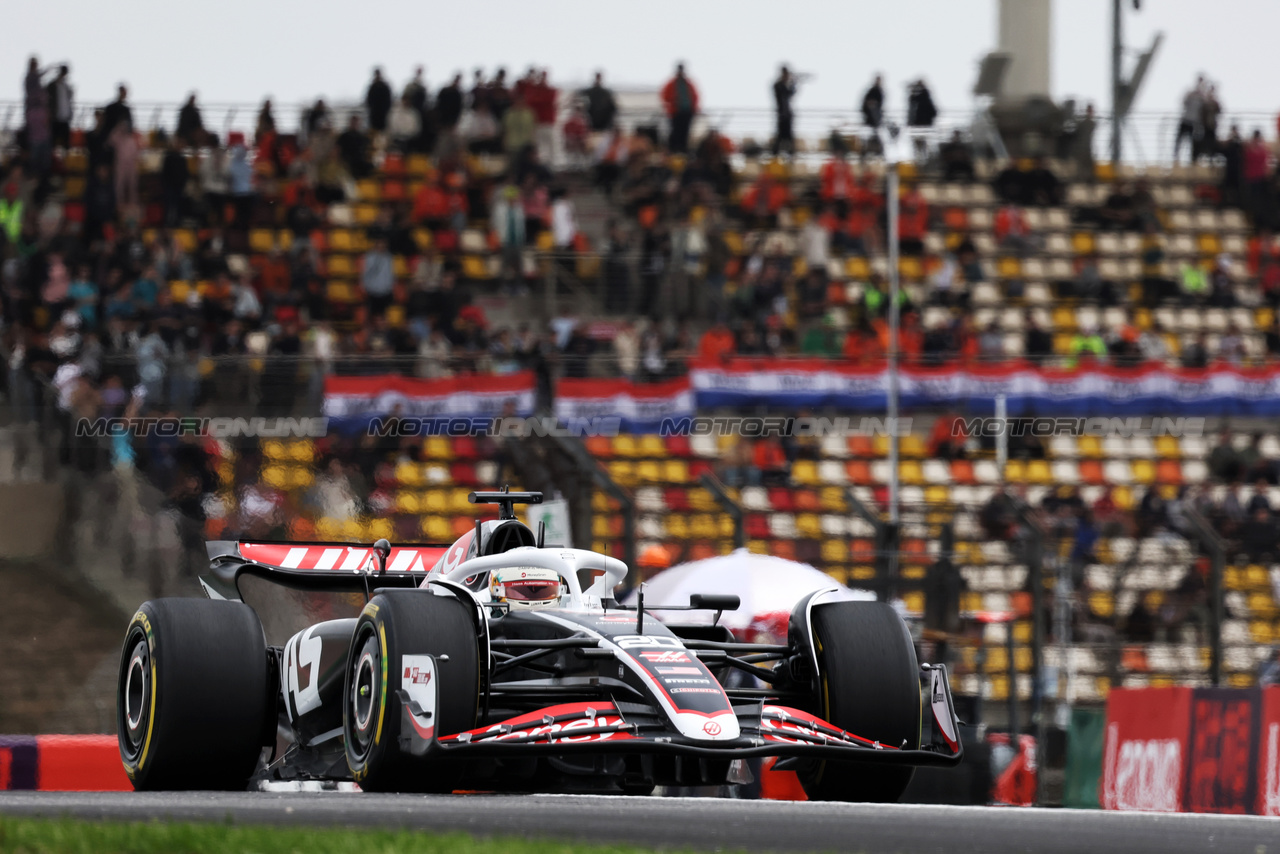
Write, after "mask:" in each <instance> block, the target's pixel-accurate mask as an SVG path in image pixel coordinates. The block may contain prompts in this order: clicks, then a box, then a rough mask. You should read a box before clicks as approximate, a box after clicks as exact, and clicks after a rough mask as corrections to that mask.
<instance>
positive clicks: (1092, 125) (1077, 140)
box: [1071, 104, 1098, 180]
mask: <svg viewBox="0 0 1280 854" xmlns="http://www.w3.org/2000/svg"><path fill="white" fill-rule="evenodd" d="M1097 129H1098V120H1097V118H1096V117H1095V116H1094V112H1093V104H1089V105H1088V106H1086V107H1085V108H1084V116H1083V117H1082V118H1080V119H1078V120H1077V121H1076V127H1075V131H1074V133H1072V135H1071V159H1072V160H1074V161H1075V162H1076V170H1077V171H1076V174H1077V176H1078V177H1081V178H1084V179H1086V180H1089V179H1092V178H1093V134H1094V132H1095V131H1096V130H1097Z"/></svg>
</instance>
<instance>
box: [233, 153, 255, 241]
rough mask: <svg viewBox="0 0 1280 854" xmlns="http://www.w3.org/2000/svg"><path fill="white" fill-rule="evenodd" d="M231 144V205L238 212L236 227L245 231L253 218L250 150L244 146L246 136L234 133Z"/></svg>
mask: <svg viewBox="0 0 1280 854" xmlns="http://www.w3.org/2000/svg"><path fill="white" fill-rule="evenodd" d="M229 142H230V143H231V145H230V147H229V148H228V151H229V152H230V154H231V164H230V165H229V166H228V168H227V178H228V188H229V189H230V191H231V204H232V205H233V206H234V207H235V211H236V222H235V226H236V228H238V229H240V230H241V231H245V230H247V229H248V228H249V223H250V220H251V219H252V216H253V167H252V166H250V165H249V149H248V148H247V147H246V146H245V144H244V135H243V134H240V133H238V132H237V133H233V134H231V137H230V140H229Z"/></svg>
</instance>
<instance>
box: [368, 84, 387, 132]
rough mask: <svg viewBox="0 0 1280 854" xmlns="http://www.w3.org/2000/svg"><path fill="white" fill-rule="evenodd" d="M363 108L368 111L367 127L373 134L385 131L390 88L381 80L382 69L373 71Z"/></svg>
mask: <svg viewBox="0 0 1280 854" xmlns="http://www.w3.org/2000/svg"><path fill="white" fill-rule="evenodd" d="M364 106H365V109H366V110H368V111H369V127H370V128H371V129H372V130H373V131H374V132H375V133H382V132H383V131H385V130H386V129H387V115H388V114H389V113H390V112H391V87H390V86H388V85H387V81H386V80H383V79H382V69H381V68H375V69H373V80H372V81H371V82H370V83H369V88H368V90H367V91H366V92H365V93H364Z"/></svg>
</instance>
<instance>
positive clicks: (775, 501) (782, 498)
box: [769, 486, 795, 513]
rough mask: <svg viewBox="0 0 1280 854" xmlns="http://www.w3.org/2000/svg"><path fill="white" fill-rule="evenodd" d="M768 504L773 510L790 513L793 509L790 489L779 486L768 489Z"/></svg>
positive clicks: (793, 502)
mask: <svg viewBox="0 0 1280 854" xmlns="http://www.w3.org/2000/svg"><path fill="white" fill-rule="evenodd" d="M769 504H770V506H771V507H773V509H774V510H777V511H780V512H783V513H790V512H791V511H792V510H794V509H795V501H794V500H793V496H792V493H791V490H789V489H787V488H785V487H780V486H779V487H774V488H772V489H770V490H769Z"/></svg>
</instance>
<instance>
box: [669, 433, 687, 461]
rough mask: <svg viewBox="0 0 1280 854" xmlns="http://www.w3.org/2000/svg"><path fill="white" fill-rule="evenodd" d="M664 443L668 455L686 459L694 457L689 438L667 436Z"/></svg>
mask: <svg viewBox="0 0 1280 854" xmlns="http://www.w3.org/2000/svg"><path fill="white" fill-rule="evenodd" d="M662 442H663V444H664V445H665V446H666V448H667V453H668V454H670V455H671V456H673V457H680V458H681V459H684V458H688V457H691V456H693V450H692V449H691V448H690V447H689V437H688V436H667V437H666V438H664V439H663V440H662Z"/></svg>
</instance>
